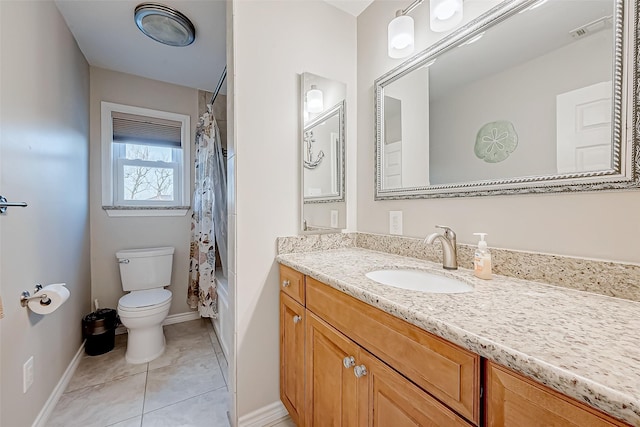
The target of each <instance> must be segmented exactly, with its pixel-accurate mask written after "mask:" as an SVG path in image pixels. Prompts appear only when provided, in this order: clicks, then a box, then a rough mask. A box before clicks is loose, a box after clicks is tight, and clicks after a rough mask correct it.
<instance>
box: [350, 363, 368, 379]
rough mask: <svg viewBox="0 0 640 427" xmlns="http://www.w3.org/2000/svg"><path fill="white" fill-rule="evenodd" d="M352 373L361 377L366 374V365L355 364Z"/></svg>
mask: <svg viewBox="0 0 640 427" xmlns="http://www.w3.org/2000/svg"><path fill="white" fill-rule="evenodd" d="M353 374H354V375H355V376H356V378H362V377H364V376H365V375H367V367H366V366H364V365H360V366H356V367H355V368H353Z"/></svg>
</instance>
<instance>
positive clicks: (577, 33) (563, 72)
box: [375, 0, 640, 200]
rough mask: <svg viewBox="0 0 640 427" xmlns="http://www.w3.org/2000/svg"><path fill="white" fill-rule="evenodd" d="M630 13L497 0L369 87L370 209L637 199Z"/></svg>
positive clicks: (594, 4) (601, 6) (603, 3)
mask: <svg viewBox="0 0 640 427" xmlns="http://www.w3.org/2000/svg"><path fill="white" fill-rule="evenodd" d="M637 13H638V11H637V5H636V6H634V2H632V1H630V0H583V1H582V0H581V1H546V0H506V1H503V2H501V3H500V4H498V5H497V6H495V7H494V8H493V9H491V10H490V11H488V12H487V13H485V14H483V15H481V16H480V17H478V18H477V19H475V20H473V21H471V22H470V23H468V24H467V25H465V26H464V27H462V28H460V29H459V30H457V31H455V32H454V33H452V34H451V35H449V36H447V37H446V38H444V39H443V40H442V41H440V42H438V43H436V44H435V45H433V46H431V47H430V48H428V49H427V50H425V51H423V52H421V53H420V54H418V55H416V56H415V57H413V58H411V59H409V60H408V61H405V63H403V64H402V65H400V66H399V67H397V68H396V69H394V70H392V71H390V72H389V73H387V74H385V75H384V76H382V77H380V78H379V79H378V80H376V82H375V91H376V92H375V95H376V178H377V180H376V199H377V200H379V199H395V198H413V197H421V198H425V197H454V196H478V195H487V194H513V193H528V192H557V191H576V190H600V189H616V188H634V187H638V186H639V182H638V177H637V172H636V170H637V169H638V167H639V166H638V163H639V162H640V159H634V152H636V151H637V141H636V136H635V134H634V130H633V128H632V123H633V122H634V120H633V114H635V113H636V111H635V108H636V106H635V104H634V102H633V87H634V86H633V77H634V75H635V73H636V70H637V60H638V58H637V57H634V55H633V52H634V46H635V45H636V40H635V38H634V34H635V31H636V28H634V22H637V16H636V15H637ZM634 20H635V21H634Z"/></svg>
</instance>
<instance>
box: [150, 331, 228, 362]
mask: <svg viewBox="0 0 640 427" xmlns="http://www.w3.org/2000/svg"><path fill="white" fill-rule="evenodd" d="M165 335H166V334H165ZM207 337H208V333H204V334H203V333H200V334H197V335H194V334H188V335H182V336H165V338H166V341H167V344H166V345H167V346H166V348H165V350H164V353H163V354H162V355H161V356H160V357H158V358H157V359H155V360H152V361H151V362H149V369H150V370H151V369H157V368H162V367H165V366H169V365H178V364H182V363H186V362H188V361H190V360H193V359H198V358H201V357H206V356H210V357H215V352H214V349H213V346H212V345H211V340H209V339H207Z"/></svg>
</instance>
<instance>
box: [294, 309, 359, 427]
mask: <svg viewBox="0 0 640 427" xmlns="http://www.w3.org/2000/svg"><path fill="white" fill-rule="evenodd" d="M306 322H307V325H306V380H305V381H306V386H305V392H306V396H305V398H306V408H305V412H306V425H307V427H312V426H313V427H325V426H331V427H333V426H343V427H355V426H357V425H358V421H357V419H358V418H357V417H358V411H357V396H356V393H357V384H356V383H357V380H358V379H357V378H356V377H355V375H354V373H353V367H352V366H350V367H345V365H344V359H345V358H351V357H353V358H354V361H356V359H357V357H358V350H359V349H358V346H357V345H356V344H355V343H354V342H353V341H351V340H349V339H348V338H347V337H345V336H344V335H342V334H341V333H340V332H338V331H337V330H335V329H333V328H332V327H331V326H329V325H328V324H327V323H325V322H324V321H323V320H321V319H320V318H319V317H317V316H315V315H314V314H313V313H311V312H310V311H307V319H306Z"/></svg>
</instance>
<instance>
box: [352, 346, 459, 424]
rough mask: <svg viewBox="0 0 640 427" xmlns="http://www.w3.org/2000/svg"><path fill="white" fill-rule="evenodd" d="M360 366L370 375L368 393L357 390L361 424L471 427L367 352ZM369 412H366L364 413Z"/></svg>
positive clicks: (362, 356)
mask: <svg viewBox="0 0 640 427" xmlns="http://www.w3.org/2000/svg"><path fill="white" fill-rule="evenodd" d="M358 363H362V364H363V365H364V366H365V367H366V369H367V371H368V372H367V374H366V376H365V377H364V378H365V379H366V380H367V381H368V384H367V386H368V387H366V393H365V392H362V393H361V392H360V387H359V389H358V393H359V394H358V399H360V405H359V408H360V411H361V414H360V415H359V419H361V420H366V424H365V423H361V424H360V425H367V426H369V427H389V426H393V427H415V426H416V425H418V426H443V427H444V426H446V427H471V424H469V423H468V422H467V421H465V420H464V419H462V418H461V417H460V416H458V415H457V414H456V413H455V412H453V411H452V410H450V409H449V408H447V407H446V406H444V405H443V404H442V403H440V402H438V401H437V400H436V399H434V398H433V397H432V396H431V395H430V394H428V393H427V392H425V391H424V390H422V389H421V388H419V387H417V386H416V385H415V384H413V383H411V382H410V381H409V380H407V379H406V378H405V377H403V376H402V375H400V374H399V373H397V372H396V371H394V370H393V369H391V368H389V367H388V366H387V365H385V364H384V363H382V362H380V361H379V360H378V359H377V358H376V357H374V356H372V355H371V354H370V353H369V352H367V351H366V350H360V354H359V357H358ZM364 409H368V411H367V412H366V413H362V411H363V410H364Z"/></svg>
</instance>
